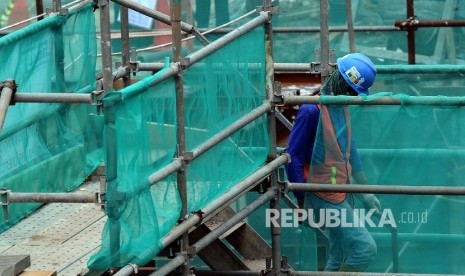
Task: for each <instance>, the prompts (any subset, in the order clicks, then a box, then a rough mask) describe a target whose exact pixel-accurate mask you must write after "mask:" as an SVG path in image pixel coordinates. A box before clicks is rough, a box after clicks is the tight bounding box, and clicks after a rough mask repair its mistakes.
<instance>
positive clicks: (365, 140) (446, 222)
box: [308, 76, 465, 274]
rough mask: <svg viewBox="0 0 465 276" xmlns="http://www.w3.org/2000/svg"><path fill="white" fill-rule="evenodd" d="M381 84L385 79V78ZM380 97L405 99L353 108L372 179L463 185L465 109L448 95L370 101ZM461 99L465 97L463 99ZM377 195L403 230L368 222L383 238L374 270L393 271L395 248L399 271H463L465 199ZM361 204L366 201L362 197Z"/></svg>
mask: <svg viewBox="0 0 465 276" xmlns="http://www.w3.org/2000/svg"><path fill="white" fill-rule="evenodd" d="M391 77H394V76H391ZM397 77H400V76H397ZM379 82H383V81H382V80H381V78H380V80H379ZM379 85H382V84H379ZM403 85H404V86H406V87H407V86H409V85H415V83H405V82H404V83H403ZM419 89H420V88H419ZM338 97H344V96H338ZM380 97H387V98H390V99H399V100H400V102H401V103H402V104H401V105H392V106H389V105H388V106H383V105H364V106H357V105H352V106H350V107H347V108H349V110H350V115H351V120H350V121H351V126H352V133H353V139H355V140H356V145H357V148H358V152H359V154H360V156H361V159H362V162H363V165H364V172H365V174H366V176H367V179H368V182H369V184H371V185H380V184H382V185H409V186H441V187H449V186H463V185H464V180H465V177H464V174H463V169H464V167H463V163H464V161H465V154H464V153H465V151H464V149H465V140H464V139H463V138H464V135H465V132H464V130H463V128H461V127H460V126H461V124H462V123H461V121H462V120H463V118H465V109H464V108H463V107H460V106H454V104H453V103H452V105H441V104H442V103H444V102H446V100H447V99H446V97H445V96H435V97H431V98H424V100H422V105H419V104H414V103H416V102H415V101H416V100H417V99H418V97H415V96H410V95H406V94H400V93H399V94H394V93H390V92H389V93H388V92H379V93H375V94H373V95H370V96H367V97H365V98H364V100H365V101H372V100H375V99H378V98H380ZM331 99H334V97H331V96H322V97H321V98H320V104H329V103H331ZM425 99H426V100H425ZM449 99H450V98H449ZM455 99H456V100H457V101H462V102H463V98H461V97H460V98H455ZM450 102H452V101H449V103H450ZM417 103H418V101H417ZM332 108H336V109H337V108H339V109H340V108H342V107H341V106H332V107H330V110H331V109H332ZM330 112H331V111H330ZM345 131H346V130H339V131H338V132H337V133H336V136H337V137H339V136H342V135H345V134H344V133H345ZM318 139H319V137H318V136H317V141H316V142H315V143H319V142H318ZM311 171H312V167H311V169H310V172H311ZM378 197H379V199H380V201H381V204H382V208H383V212H389V213H390V214H387V213H385V214H384V215H385V216H386V217H385V218H388V219H389V222H390V223H394V224H395V226H396V227H397V231H398V236H397V238H395V237H393V236H392V232H391V229H390V228H389V227H387V226H388V225H387V223H384V222H386V221H387V220H384V222H383V223H380V222H379V221H378V220H377V219H376V218H375V217H372V220H373V222H374V225H368V224H367V227H368V229H369V230H370V232H371V233H372V235H373V237H374V239H375V241H376V243H377V246H378V256H377V258H376V260H375V261H374V263H372V264H371V266H370V267H369V271H375V272H393V268H394V264H393V257H392V250H393V246H394V248H396V247H397V254H398V271H397V272H402V273H447V274H449V273H450V274H463V273H464V272H465V268H464V267H463V260H464V258H465V234H464V233H465V221H464V220H463V215H462V212H461V210H462V209H463V208H464V207H465V198H463V197H462V196H441V195H436V196H425V195H422V196H420V195H378ZM356 208H363V206H362V205H361V204H360V203H359V202H358V201H356ZM389 215H391V216H389ZM308 261H311V262H316V261H317V260H316V259H313V260H308Z"/></svg>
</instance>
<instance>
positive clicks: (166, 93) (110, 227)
mask: <svg viewBox="0 0 465 276" xmlns="http://www.w3.org/2000/svg"><path fill="white" fill-rule="evenodd" d="M256 41H264V31H263V28H257V29H256V30H254V31H253V32H251V33H249V34H245V35H243V36H242V37H240V38H239V39H237V40H235V41H234V42H232V43H230V44H228V45H226V46H225V47H223V48H221V49H219V50H218V51H216V52H215V53H213V54H211V55H209V56H208V57H206V58H204V59H202V60H201V61H200V62H198V63H196V64H194V65H192V66H190V67H189V68H188V69H187V70H186V71H185V72H183V80H184V88H183V89H184V102H185V115H184V116H185V124H186V127H185V133H186V135H185V136H186V150H187V151H192V150H193V149H194V148H196V147H197V146H199V145H200V144H202V143H204V142H205V141H206V140H207V139H209V138H211V137H212V136H214V135H215V134H217V133H218V132H220V131H221V130H223V129H224V128H225V127H227V126H228V125H230V124H231V123H232V122H234V121H236V120H237V119H239V118H240V117H241V116H244V115H246V114H248V113H249V112H250V111H252V110H253V109H254V108H256V107H258V106H260V105H261V104H262V103H263V100H264V87H265V86H264V83H265V66H264V62H265V58H264V44H263V43H256ZM252 44H254V45H255V47H253V48H251V47H249V46H250V45H252ZM245 48H247V49H248V50H247V51H238V49H245ZM166 70H167V69H165V70H162V71H160V72H159V73H157V74H156V75H154V76H151V77H148V78H146V79H144V80H142V81H141V82H139V83H136V84H134V85H132V86H129V87H127V88H125V89H122V90H121V91H117V92H114V93H112V94H109V95H108V98H107V101H106V111H105V116H107V120H110V121H109V123H108V124H106V128H107V130H106V133H107V135H111V134H112V133H114V135H115V137H114V140H116V145H112V146H115V147H114V148H112V149H110V150H113V149H116V148H117V157H116V159H117V162H116V174H117V179H116V180H115V181H110V183H109V184H108V187H107V194H108V197H109V198H108V200H109V202H110V201H111V200H116V201H117V202H118V203H117V206H109V208H107V211H106V212H107V215H108V217H109V220H108V222H107V224H106V225H105V229H104V231H103V238H102V246H101V249H100V251H99V252H98V253H97V254H96V255H94V256H92V258H91V259H90V261H89V264H88V265H89V267H90V268H93V269H102V268H103V269H105V268H109V267H118V266H124V265H126V264H128V263H135V264H138V265H144V264H146V263H147V262H148V261H149V260H150V259H151V258H153V257H155V256H156V254H157V253H158V251H159V250H160V249H161V247H160V244H157V242H159V241H160V239H161V238H162V237H163V236H165V235H166V234H167V233H168V232H169V231H170V230H171V229H172V227H173V226H175V225H176V222H177V221H178V219H179V216H180V209H181V202H180V197H179V193H178V190H177V183H176V174H175V173H174V174H172V175H171V176H169V177H168V178H166V179H164V180H162V181H159V182H157V183H156V184H154V185H153V186H151V187H150V186H149V182H148V177H149V175H151V174H152V173H154V172H156V171H157V170H160V169H162V168H164V167H165V166H166V165H168V164H169V163H171V161H172V160H173V157H175V150H176V144H177V142H176V103H175V84H174V79H173V78H169V79H167V80H164V81H162V82H161V83H157V84H156V85H155V86H153V87H149V85H148V84H150V83H153V82H155V81H156V80H157V79H158V78H159V77H160V76H161V75H162V74H164V72H165V71H166ZM108 116H109V117H108ZM111 118H114V120H115V121H114V124H113V123H111ZM109 138H110V140H112V138H111V137H108V136H107V139H109ZM106 146H107V147H108V146H110V145H106ZM268 149H269V142H268V134H267V127H266V119H265V117H264V116H262V117H260V118H259V119H258V120H256V121H255V122H253V123H251V124H249V125H247V126H246V127H245V128H243V129H242V130H240V131H238V132H237V133H235V134H234V135H231V136H230V137H229V138H227V139H225V140H224V141H223V142H221V143H220V144H218V145H217V146H215V147H213V148H212V149H211V150H209V151H208V152H207V153H205V154H204V155H202V156H200V157H199V158H197V159H195V160H194V161H192V162H191V163H190V164H189V166H188V167H187V170H186V174H187V190H188V211H189V212H193V211H197V210H199V209H201V208H202V207H204V206H205V205H207V204H208V203H209V202H211V201H212V200H213V199H215V198H217V197H218V196H219V195H221V194H222V193H224V192H225V191H226V190H227V189H229V188H231V187H232V186H233V185H234V184H235V183H237V182H239V181H240V180H241V179H242V178H244V177H246V176H247V175H249V174H250V173H252V172H253V171H254V170H256V169H257V168H258V167H259V166H261V165H263V163H264V161H265V159H266V156H267V153H268ZM107 161H108V159H107ZM107 166H108V167H107V169H108V170H112V168H111V167H110V166H111V163H108V164H107ZM111 242H113V245H115V242H117V243H118V244H117V246H115V247H112V246H111V244H112V243H111ZM118 245H119V246H118Z"/></svg>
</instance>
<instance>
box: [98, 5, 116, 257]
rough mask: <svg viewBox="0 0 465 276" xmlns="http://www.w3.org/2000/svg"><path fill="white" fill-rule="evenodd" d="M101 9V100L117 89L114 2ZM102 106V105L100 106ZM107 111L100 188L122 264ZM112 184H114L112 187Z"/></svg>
mask: <svg viewBox="0 0 465 276" xmlns="http://www.w3.org/2000/svg"><path fill="white" fill-rule="evenodd" d="M98 8H99V11H100V39H101V41H100V45H101V47H100V48H101V53H102V90H103V93H100V95H99V98H98V99H99V100H101V99H102V98H103V96H104V95H106V94H108V93H110V92H111V91H112V90H113V72H112V59H111V34H110V31H111V30H110V3H109V1H108V0H98ZM99 108H101V107H99ZM103 108H104V115H105V137H106V142H107V145H106V148H105V151H106V152H105V154H106V162H107V163H106V165H105V170H106V185H103V187H102V190H101V191H100V192H101V193H102V194H104V195H105V198H104V199H105V202H106V213H107V215H108V222H109V232H110V256H111V258H112V263H114V264H119V263H120V261H119V259H120V257H119V250H120V233H121V226H120V224H119V221H118V219H117V216H118V202H117V200H118V195H117V188H116V183H117V170H116V167H117V164H116V160H117V158H116V157H117V150H118V148H117V144H116V127H115V121H116V114H115V106H114V105H110V106H108V107H107V106H104V107H103ZM108 187H110V188H108Z"/></svg>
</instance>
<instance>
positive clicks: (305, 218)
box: [265, 208, 428, 228]
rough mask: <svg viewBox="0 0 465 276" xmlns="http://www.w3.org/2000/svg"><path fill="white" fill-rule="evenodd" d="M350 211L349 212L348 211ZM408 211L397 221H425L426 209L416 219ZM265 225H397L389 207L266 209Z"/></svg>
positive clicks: (317, 226)
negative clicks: (316, 209)
mask: <svg viewBox="0 0 465 276" xmlns="http://www.w3.org/2000/svg"><path fill="white" fill-rule="evenodd" d="M349 212H351V213H349ZM410 213H412V212H403V213H402V217H401V219H400V220H398V221H397V222H399V223H414V222H415V223H427V220H428V213H427V211H425V212H422V213H421V214H420V213H418V214H419V215H418V218H419V219H418V220H417V219H415V220H414V219H412V218H411V215H410ZM265 219H266V222H265V224H266V227H271V226H274V227H298V226H299V224H301V223H303V224H306V223H308V225H309V226H310V227H315V228H321V227H366V226H369V227H372V228H376V227H397V222H396V220H395V219H394V215H393V212H392V210H391V209H383V211H382V212H381V213H380V212H379V211H378V210H376V209H369V210H365V209H353V210H347V209H330V208H328V209H320V210H319V211H318V212H316V211H315V210H314V209H308V210H305V209H281V210H276V209H266V212H265Z"/></svg>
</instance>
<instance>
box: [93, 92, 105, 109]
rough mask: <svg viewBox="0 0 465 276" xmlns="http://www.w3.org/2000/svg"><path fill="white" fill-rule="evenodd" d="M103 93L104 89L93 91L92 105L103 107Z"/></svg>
mask: <svg viewBox="0 0 465 276" xmlns="http://www.w3.org/2000/svg"><path fill="white" fill-rule="evenodd" d="M102 94H103V90H96V91H92V92H91V97H92V103H91V105H94V106H97V107H102V106H103V103H102V97H101V95H102Z"/></svg>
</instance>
